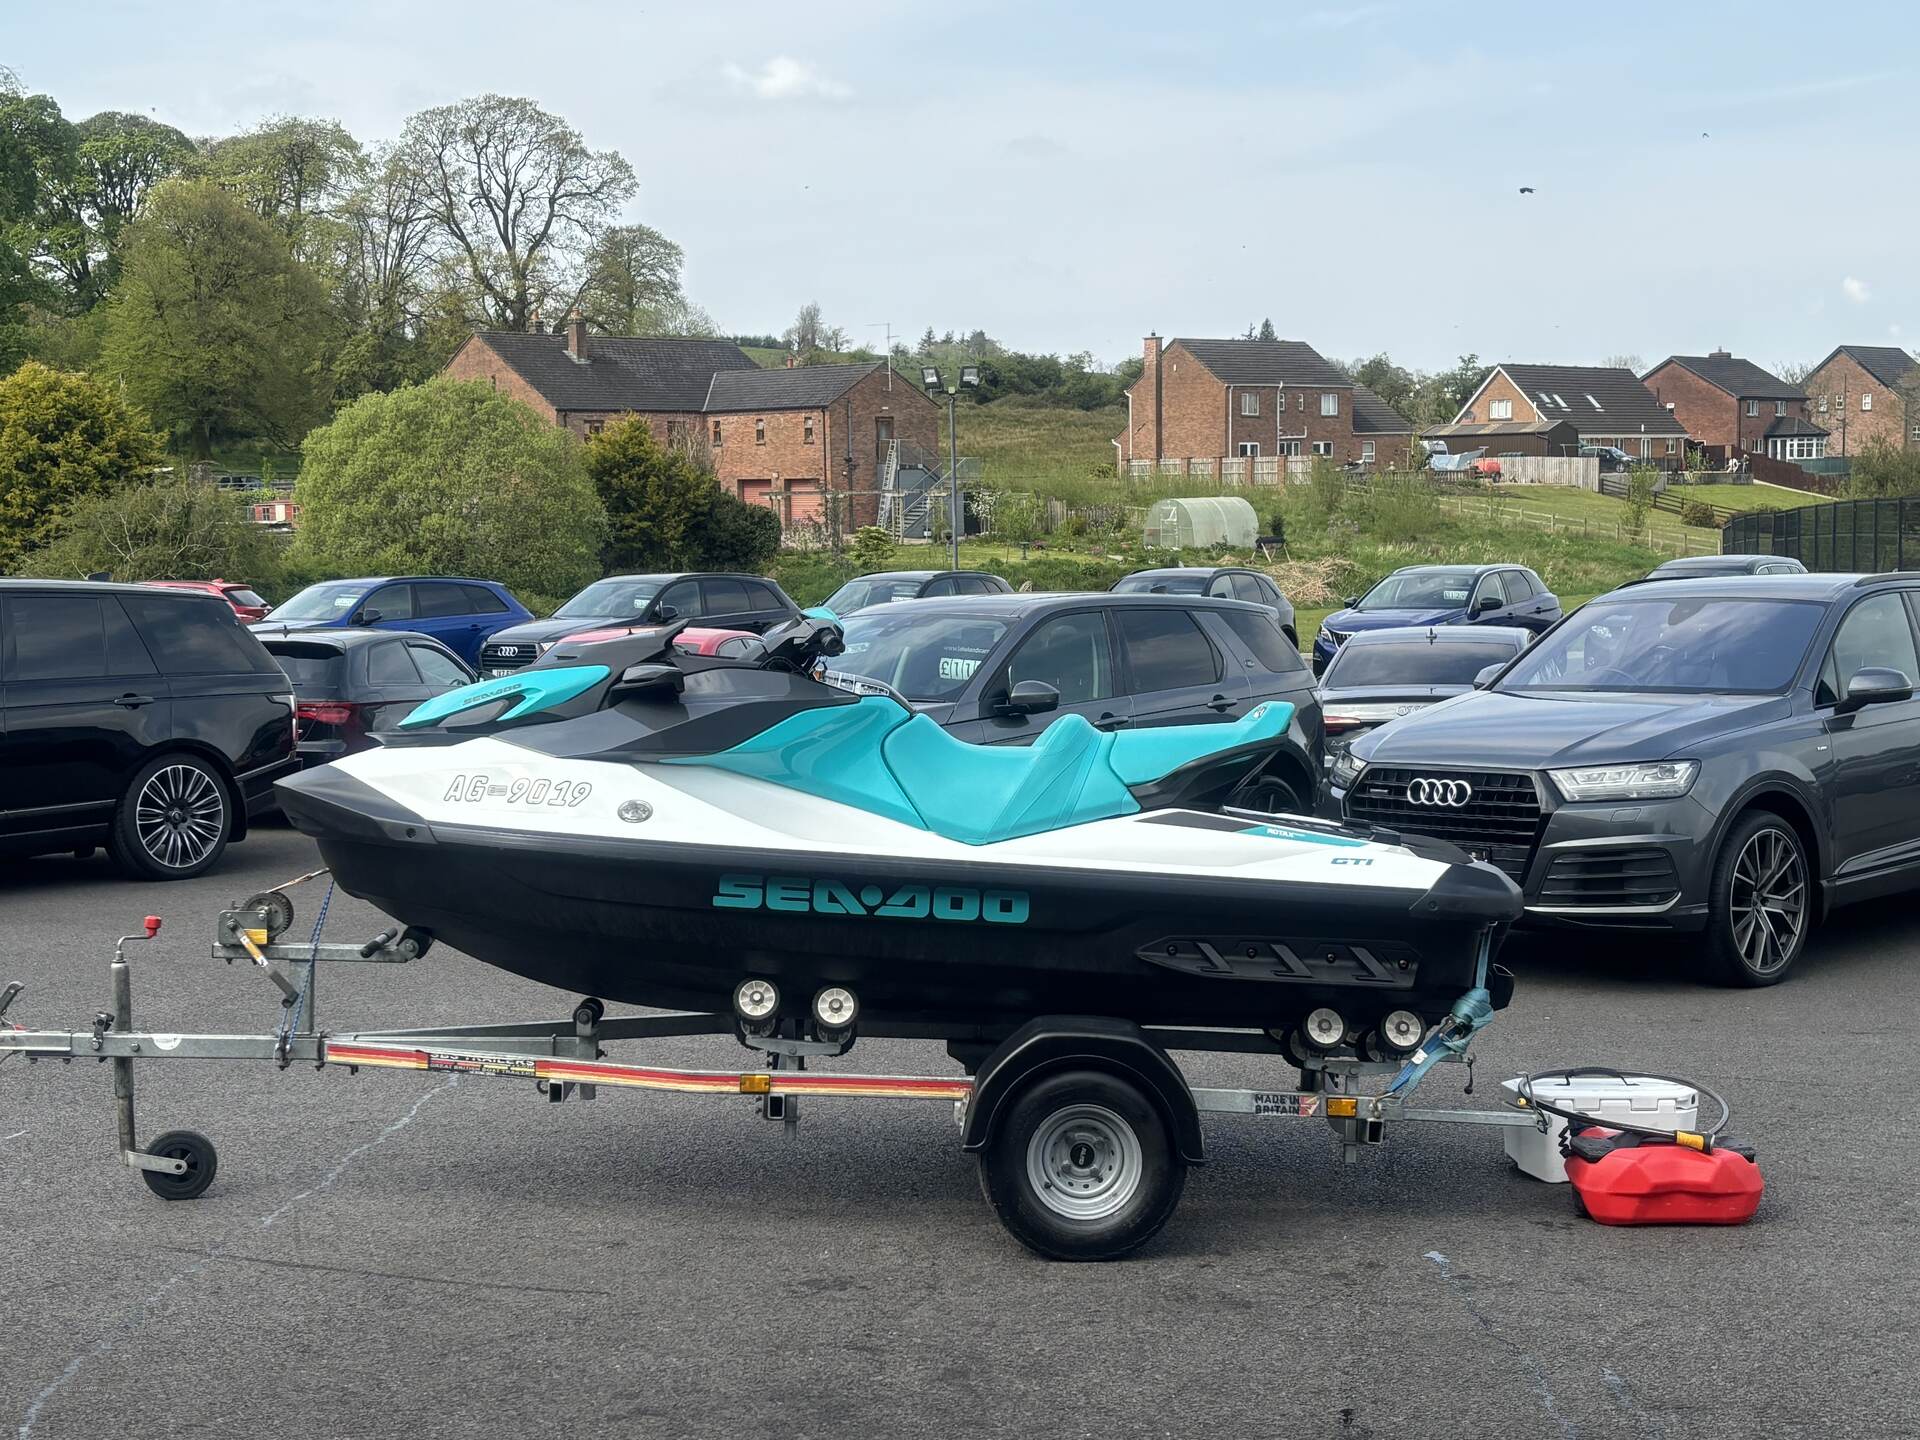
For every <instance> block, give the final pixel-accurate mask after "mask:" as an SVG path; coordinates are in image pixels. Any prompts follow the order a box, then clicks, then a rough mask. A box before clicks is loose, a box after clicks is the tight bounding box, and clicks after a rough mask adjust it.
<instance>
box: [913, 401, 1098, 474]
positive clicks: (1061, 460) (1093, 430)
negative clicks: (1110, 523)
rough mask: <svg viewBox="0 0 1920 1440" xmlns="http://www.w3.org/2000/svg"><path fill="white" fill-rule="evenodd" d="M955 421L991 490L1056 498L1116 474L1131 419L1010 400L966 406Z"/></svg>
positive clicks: (961, 446) (964, 451) (961, 447)
mask: <svg viewBox="0 0 1920 1440" xmlns="http://www.w3.org/2000/svg"><path fill="white" fill-rule="evenodd" d="M954 421H955V429H956V431H957V439H958V441H959V451H960V453H961V454H962V455H967V456H973V457H976V458H978V459H979V461H980V463H981V467H982V475H983V478H984V479H985V480H986V482H987V483H988V484H990V485H994V486H999V487H1004V488H1006V489H1010V490H1032V491H1036V492H1038V493H1040V494H1043V495H1053V494H1058V493H1060V492H1061V491H1062V490H1063V489H1067V490H1077V489H1078V488H1079V487H1081V486H1083V485H1084V484H1085V483H1086V482H1087V481H1088V480H1089V479H1090V478H1091V477H1092V476H1093V475H1094V474H1095V473H1096V472H1100V473H1110V469H1111V467H1112V465H1113V454H1114V451H1113V437H1114V436H1116V435H1118V434H1119V433H1120V432H1121V431H1122V430H1124V429H1125V428H1126V425H1127V415H1126V411H1124V410H1070V409H1066V408H1063V407H1060V406H1051V405H1035V404H1032V403H1030V402H1028V401H1025V400H1021V399H1007V400H996V401H994V402H993V403H992V404H991V405H961V406H959V407H958V409H957V410H956V411H955V415H954ZM944 423H945V422H944V420H943V421H942V424H943V425H944Z"/></svg>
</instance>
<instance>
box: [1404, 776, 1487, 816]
mask: <svg viewBox="0 0 1920 1440" xmlns="http://www.w3.org/2000/svg"><path fill="white" fill-rule="evenodd" d="M1472 798H1473V786H1471V785H1469V784H1468V783H1467V782H1466V781H1464V780H1436V779H1432V778H1431V777H1428V776H1422V777H1421V778H1419V779H1417V780H1409V781H1408V782H1407V803H1408V804H1409V805H1444V806H1446V807H1447V808H1448V809H1450V810H1458V809H1459V808H1460V807H1461V806H1462V805H1464V804H1466V803H1467V801H1469V800H1471V799H1472Z"/></svg>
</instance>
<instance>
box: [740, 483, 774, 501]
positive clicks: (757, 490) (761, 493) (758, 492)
mask: <svg viewBox="0 0 1920 1440" xmlns="http://www.w3.org/2000/svg"><path fill="white" fill-rule="evenodd" d="M772 493H773V481H771V480H742V481H741V482H740V498H741V499H742V500H744V501H746V502H747V503H748V504H749V505H765V504H766V503H767V497H768V496H769V495H771V494H772Z"/></svg>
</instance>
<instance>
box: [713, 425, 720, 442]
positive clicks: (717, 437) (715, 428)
mask: <svg viewBox="0 0 1920 1440" xmlns="http://www.w3.org/2000/svg"><path fill="white" fill-rule="evenodd" d="M713 443H714V444H715V445H718V444H719V443H720V422H719V421H718V420H716V421H714V422H713Z"/></svg>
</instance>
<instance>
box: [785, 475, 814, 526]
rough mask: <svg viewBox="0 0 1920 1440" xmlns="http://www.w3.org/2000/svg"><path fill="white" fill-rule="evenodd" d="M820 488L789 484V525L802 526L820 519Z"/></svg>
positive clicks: (790, 482) (789, 482)
mask: <svg viewBox="0 0 1920 1440" xmlns="http://www.w3.org/2000/svg"><path fill="white" fill-rule="evenodd" d="M820 510H821V506H820V487H819V486H818V485H796V484H794V483H793V482H792V481H788V482H787V523H788V524H790V525H797V524H802V523H804V522H806V521H810V520H818V519H819V518H820Z"/></svg>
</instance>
